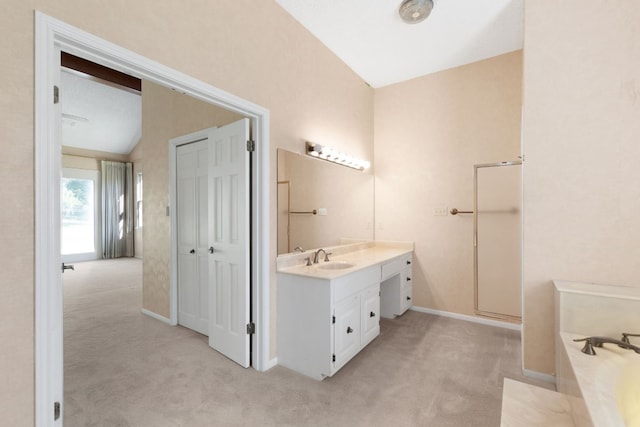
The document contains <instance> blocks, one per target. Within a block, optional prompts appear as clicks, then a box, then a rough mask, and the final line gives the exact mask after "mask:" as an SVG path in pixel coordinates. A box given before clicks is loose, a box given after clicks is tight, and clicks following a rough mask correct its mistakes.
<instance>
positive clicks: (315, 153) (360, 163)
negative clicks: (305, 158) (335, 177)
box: [307, 141, 371, 171]
mask: <svg viewBox="0 0 640 427" xmlns="http://www.w3.org/2000/svg"><path fill="white" fill-rule="evenodd" d="M307 154H308V155H309V156H311V157H315V158H316V159H320V160H326V161H328V162H333V163H336V164H339V165H342V166H347V167H349V168H353V169H358V170H361V171H363V170H365V169H369V167H371V163H369V162H368V161H366V160H361V159H356V158H355V157H351V156H349V155H347V154H345V153H342V152H339V151H336V150H334V149H332V148H329V147H327V146H325V145H320V144H316V143H313V142H309V141H307Z"/></svg>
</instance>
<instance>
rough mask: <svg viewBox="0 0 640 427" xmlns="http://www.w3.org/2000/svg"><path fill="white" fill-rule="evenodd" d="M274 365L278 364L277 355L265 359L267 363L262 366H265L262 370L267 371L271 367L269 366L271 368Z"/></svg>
mask: <svg viewBox="0 0 640 427" xmlns="http://www.w3.org/2000/svg"><path fill="white" fill-rule="evenodd" d="M275 366H278V358H277V357H274V358H273V359H271V360H269V361H267V364H266V366H265V367H264V368H265V369H264V370H265V371H268V370H269V369H271V368H273V367H275Z"/></svg>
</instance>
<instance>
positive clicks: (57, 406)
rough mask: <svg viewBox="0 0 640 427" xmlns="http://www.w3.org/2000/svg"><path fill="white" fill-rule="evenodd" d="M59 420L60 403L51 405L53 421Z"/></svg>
mask: <svg viewBox="0 0 640 427" xmlns="http://www.w3.org/2000/svg"><path fill="white" fill-rule="evenodd" d="M58 418H60V402H54V403H53V421H56V420H57V419H58Z"/></svg>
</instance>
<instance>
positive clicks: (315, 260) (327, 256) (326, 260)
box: [313, 249, 331, 264]
mask: <svg viewBox="0 0 640 427" xmlns="http://www.w3.org/2000/svg"><path fill="white" fill-rule="evenodd" d="M320 252H324V262H328V261H329V255H331V252H329V253H327V252H326V251H325V250H324V249H318V250H317V251H316V254H315V255H314V256H313V263H314V264H317V263H318V255H320Z"/></svg>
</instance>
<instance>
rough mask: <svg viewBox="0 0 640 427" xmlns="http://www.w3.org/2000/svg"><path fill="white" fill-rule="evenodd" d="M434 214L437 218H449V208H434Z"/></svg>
mask: <svg viewBox="0 0 640 427" xmlns="http://www.w3.org/2000/svg"><path fill="white" fill-rule="evenodd" d="M433 214H434V215H435V216H447V215H448V214H447V207H446V206H445V207H437V208H433Z"/></svg>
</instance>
